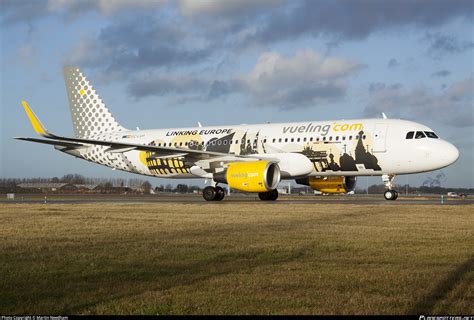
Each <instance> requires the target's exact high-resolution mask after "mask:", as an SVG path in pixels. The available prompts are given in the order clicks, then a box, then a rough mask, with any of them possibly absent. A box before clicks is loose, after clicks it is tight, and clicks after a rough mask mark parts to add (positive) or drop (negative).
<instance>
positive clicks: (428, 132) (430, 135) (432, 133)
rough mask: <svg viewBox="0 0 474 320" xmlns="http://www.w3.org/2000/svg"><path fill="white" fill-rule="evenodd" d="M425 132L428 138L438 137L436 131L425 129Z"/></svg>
mask: <svg viewBox="0 0 474 320" xmlns="http://www.w3.org/2000/svg"><path fill="white" fill-rule="evenodd" d="M425 134H426V136H427V137H428V138H431V139H438V136H437V135H436V133H434V132H431V131H425Z"/></svg>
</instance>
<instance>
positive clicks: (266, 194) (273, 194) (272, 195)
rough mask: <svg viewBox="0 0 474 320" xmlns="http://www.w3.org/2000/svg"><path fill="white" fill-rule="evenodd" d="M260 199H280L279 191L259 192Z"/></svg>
mask: <svg viewBox="0 0 474 320" xmlns="http://www.w3.org/2000/svg"><path fill="white" fill-rule="evenodd" d="M258 197H259V198H260V200H262V201H275V200H276V199H278V190H276V189H275V190H270V191H267V192H259V193H258Z"/></svg>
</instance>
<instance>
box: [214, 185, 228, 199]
mask: <svg viewBox="0 0 474 320" xmlns="http://www.w3.org/2000/svg"><path fill="white" fill-rule="evenodd" d="M224 197H225V191H224V189H223V188H221V187H216V196H215V197H214V200H215V201H221V200H222V199H224Z"/></svg>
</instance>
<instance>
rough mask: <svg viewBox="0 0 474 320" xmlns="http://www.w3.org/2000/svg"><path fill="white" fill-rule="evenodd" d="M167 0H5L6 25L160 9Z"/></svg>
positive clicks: (0, 14)
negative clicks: (60, 16) (44, 19)
mask: <svg viewBox="0 0 474 320" xmlns="http://www.w3.org/2000/svg"><path fill="white" fill-rule="evenodd" d="M165 2H166V0H34V1H27V0H3V1H2V13H0V16H1V17H2V22H3V23H4V24H13V23H23V22H31V21H32V20H38V19H42V18H46V17H48V16H49V15H65V16H68V17H78V16H79V15H80V14H84V13H87V12H99V13H101V14H104V15H107V16H110V15H115V14H117V13H119V12H121V11H125V10H127V11H136V10H149V9H155V8H160V7H161V6H162V5H163V3H165Z"/></svg>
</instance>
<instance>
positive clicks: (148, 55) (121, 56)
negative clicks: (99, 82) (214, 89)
mask: <svg viewBox="0 0 474 320" xmlns="http://www.w3.org/2000/svg"><path fill="white" fill-rule="evenodd" d="M212 53H213V51H212V48H210V47H208V46H206V44H203V41H199V36H195V35H194V34H193V33H192V32H186V31H185V30H184V29H183V28H182V27H181V26H180V25H179V24H174V23H169V22H167V21H163V19H153V18H151V17H150V16H140V17H138V18H137V17H135V16H134V17H132V18H127V19H116V21H115V22H114V23H113V24H111V25H109V26H107V27H105V28H103V29H102V30H101V31H100V33H99V35H98V37H97V38H82V39H81V40H80V41H79V42H78V43H77V44H76V45H75V46H74V47H73V48H72V49H71V50H70V52H69V54H68V55H66V58H65V61H64V64H74V65H81V66H86V67H100V68H101V69H103V70H105V71H109V72H112V71H113V72H115V73H120V72H127V73H129V72H133V73H136V72H139V71H141V70H143V69H148V68H165V67H166V68H172V67H181V66H188V65H195V64H199V63H200V62H202V61H204V60H205V59H206V58H208V57H209V56H210V55H211V54H212Z"/></svg>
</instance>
